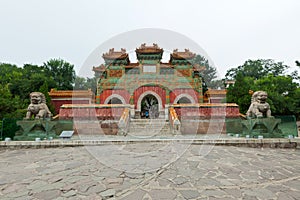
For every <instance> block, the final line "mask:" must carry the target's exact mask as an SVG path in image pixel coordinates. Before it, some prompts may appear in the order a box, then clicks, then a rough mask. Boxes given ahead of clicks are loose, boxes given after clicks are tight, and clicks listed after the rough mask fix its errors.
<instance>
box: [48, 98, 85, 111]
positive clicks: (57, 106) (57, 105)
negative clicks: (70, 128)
mask: <svg viewBox="0 0 300 200" xmlns="http://www.w3.org/2000/svg"><path fill="white" fill-rule="evenodd" d="M51 102H52V104H53V105H54V108H55V112H56V114H58V113H59V109H60V107H61V106H62V105H63V104H89V103H90V102H89V100H88V99H86V100H72V99H70V100H59V99H52V100H51Z"/></svg>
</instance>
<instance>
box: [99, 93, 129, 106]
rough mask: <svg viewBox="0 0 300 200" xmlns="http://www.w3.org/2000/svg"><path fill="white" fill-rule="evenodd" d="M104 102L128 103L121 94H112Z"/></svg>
mask: <svg viewBox="0 0 300 200" xmlns="http://www.w3.org/2000/svg"><path fill="white" fill-rule="evenodd" d="M104 104H126V102H125V99H124V98H123V97H122V96H121V95H118V94H112V95H110V96H109V97H107V98H106V99H105V101H104Z"/></svg>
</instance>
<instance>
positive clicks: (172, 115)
mask: <svg viewBox="0 0 300 200" xmlns="http://www.w3.org/2000/svg"><path fill="white" fill-rule="evenodd" d="M169 123H170V126H171V129H172V132H173V134H179V133H180V121H179V119H178V116H177V113H176V111H175V109H174V108H173V107H170V108H169Z"/></svg>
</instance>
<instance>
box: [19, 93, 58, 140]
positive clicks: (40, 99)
mask: <svg viewBox="0 0 300 200" xmlns="http://www.w3.org/2000/svg"><path fill="white" fill-rule="evenodd" d="M30 102H31V103H30V105H29V106H28V109H27V113H26V117H25V118H24V120H21V121H17V125H19V126H20V130H19V131H17V132H16V135H15V137H14V140H35V138H40V139H45V138H46V139H49V138H51V137H52V138H55V137H57V135H56V134H55V131H54V127H55V125H56V124H57V122H54V121H51V117H52V114H51V112H50V111H49V109H48V106H47V105H46V99H45V95H44V94H43V93H41V92H32V93H30Z"/></svg>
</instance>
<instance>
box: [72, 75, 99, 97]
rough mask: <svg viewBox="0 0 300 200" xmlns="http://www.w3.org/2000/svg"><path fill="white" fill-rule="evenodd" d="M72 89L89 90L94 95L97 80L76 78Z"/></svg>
mask: <svg viewBox="0 0 300 200" xmlns="http://www.w3.org/2000/svg"><path fill="white" fill-rule="evenodd" d="M74 82H75V83H74V89H75V90H87V89H91V90H92V91H93V92H94V94H95V93H96V88H97V79H96V77H94V78H88V77H87V78H83V77H79V76H76V78H75V81H74Z"/></svg>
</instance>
